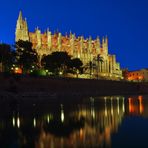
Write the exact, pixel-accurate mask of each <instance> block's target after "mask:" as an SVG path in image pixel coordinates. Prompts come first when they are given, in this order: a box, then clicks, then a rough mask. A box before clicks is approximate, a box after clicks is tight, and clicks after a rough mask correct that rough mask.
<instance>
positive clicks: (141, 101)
mask: <svg viewBox="0 0 148 148" xmlns="http://www.w3.org/2000/svg"><path fill="white" fill-rule="evenodd" d="M138 100H139V112H140V114H142V113H143V111H144V105H143V97H142V96H138Z"/></svg>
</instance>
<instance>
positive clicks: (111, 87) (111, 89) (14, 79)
mask: <svg viewBox="0 0 148 148" xmlns="http://www.w3.org/2000/svg"><path fill="white" fill-rule="evenodd" d="M0 92H1V93H12V94H23V95H25V94H26V95H41V96H42V95H51V96H54V95H58V96H100V95H127V94H147V93H148V83H144V82H141V83H138V82H127V81H111V80H93V79H72V78H49V77H48V78H47V77H20V76H9V77H4V76H1V77H0Z"/></svg>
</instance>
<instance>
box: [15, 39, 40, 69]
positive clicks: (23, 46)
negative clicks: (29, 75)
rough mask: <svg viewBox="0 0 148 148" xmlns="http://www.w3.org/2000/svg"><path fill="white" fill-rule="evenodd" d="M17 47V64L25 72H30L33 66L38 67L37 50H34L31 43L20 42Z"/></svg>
mask: <svg viewBox="0 0 148 148" xmlns="http://www.w3.org/2000/svg"><path fill="white" fill-rule="evenodd" d="M15 46H16V55H17V57H16V59H17V64H18V65H19V66H20V67H21V68H22V69H23V70H24V71H28V70H29V69H31V67H32V66H37V65H38V54H37V52H36V51H35V49H33V48H32V43H31V42H29V41H22V40H19V41H18V42H16V45H15Z"/></svg>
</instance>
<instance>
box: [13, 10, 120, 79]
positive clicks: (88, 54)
mask: <svg viewBox="0 0 148 148" xmlns="http://www.w3.org/2000/svg"><path fill="white" fill-rule="evenodd" d="M19 40H23V41H30V42H32V44H33V48H34V49H36V51H37V53H38V55H39V57H42V56H43V55H48V54H51V53H52V52H55V51H66V52H67V53H68V54H69V55H71V56H72V57H73V58H80V60H81V61H82V62H83V65H84V66H85V67H88V66H89V63H90V62H92V63H95V64H94V65H96V66H95V67H92V74H96V73H97V75H98V74H99V75H100V76H106V77H118V78H121V77H122V71H121V69H120V64H119V63H118V62H116V56H115V55H110V54H109V53H108V38H107V37H105V38H103V39H102V41H100V39H99V37H97V38H96V39H95V40H92V38H91V37H89V38H87V39H85V38H84V37H83V36H79V37H76V35H75V34H73V33H70V34H69V35H62V34H61V33H60V32H56V33H54V34H52V33H51V31H50V30H49V29H47V31H45V32H44V33H41V31H40V30H39V28H38V27H37V28H36V29H35V31H34V32H29V30H28V25H27V21H26V19H24V18H23V16H22V12H21V11H20V13H19V17H18V20H17V25H16V32H15V41H16V42H17V41H19ZM98 55H99V56H100V57H101V58H102V59H103V60H102V61H101V60H100V61H97V57H98ZM96 63H97V64H96ZM86 69H87V68H86ZM86 73H89V72H88V71H87V70H86Z"/></svg>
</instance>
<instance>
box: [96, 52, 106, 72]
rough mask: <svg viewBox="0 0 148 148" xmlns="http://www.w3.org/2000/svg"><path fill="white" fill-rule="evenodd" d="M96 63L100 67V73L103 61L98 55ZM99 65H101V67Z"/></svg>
mask: <svg viewBox="0 0 148 148" xmlns="http://www.w3.org/2000/svg"><path fill="white" fill-rule="evenodd" d="M97 62H98V66H99V67H101V71H102V63H103V62H104V59H103V57H102V56H101V55H100V54H98V55H97ZM99 63H101V65H100V64H99Z"/></svg>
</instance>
